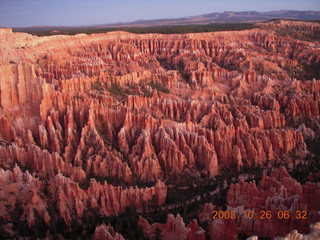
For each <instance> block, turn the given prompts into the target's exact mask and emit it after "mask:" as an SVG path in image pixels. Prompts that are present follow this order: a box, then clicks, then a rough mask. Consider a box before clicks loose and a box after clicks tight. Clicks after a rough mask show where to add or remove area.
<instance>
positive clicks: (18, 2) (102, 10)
mask: <svg viewBox="0 0 320 240" xmlns="http://www.w3.org/2000/svg"><path fill="white" fill-rule="evenodd" d="M271 10H314V11H320V0H0V26H1V27H28V26H79V25H94V24H107V23H119V22H130V21H135V20H140V19H145V20H149V19H159V18H177V17H187V16H195V15H200V14H205V13H211V12H223V11H271Z"/></svg>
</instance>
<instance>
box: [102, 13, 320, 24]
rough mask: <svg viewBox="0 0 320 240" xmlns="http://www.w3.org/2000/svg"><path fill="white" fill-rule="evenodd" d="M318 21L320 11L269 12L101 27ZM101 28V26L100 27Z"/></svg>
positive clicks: (149, 21) (146, 21) (204, 16)
mask: <svg viewBox="0 0 320 240" xmlns="http://www.w3.org/2000/svg"><path fill="white" fill-rule="evenodd" d="M279 18H281V19H296V20H320V11H293V10H279V11H269V12H258V11H242V12H232V11H225V12H214V13H209V14H202V15H197V16H192V17H184V18H172V19H155V20H138V21H134V22H129V23H118V24H104V25H103V26H163V25H189V24H210V23H236V22H262V21H267V20H271V19H279ZM100 26H101V25H100Z"/></svg>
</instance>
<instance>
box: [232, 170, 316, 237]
mask: <svg viewBox="0 0 320 240" xmlns="http://www.w3.org/2000/svg"><path fill="white" fill-rule="evenodd" d="M319 200H320V185H319V183H306V184H304V185H301V184H299V183H298V182H297V181H296V180H294V179H292V178H291V176H290V175H289V174H288V172H287V171H286V169H285V168H284V167H282V168H280V169H277V170H272V172H271V173H270V176H266V175H263V176H262V179H261V181H260V182H259V184H256V183H255V182H249V183H248V182H244V181H240V182H239V183H238V184H235V185H231V186H230V190H229V192H228V200H227V201H228V209H229V210H234V211H236V212H237V213H238V214H239V215H241V218H240V219H239V220H237V221H236V226H237V230H238V231H239V232H243V233H245V234H247V235H257V236H261V237H277V236H279V235H280V236H284V235H286V233H288V232H291V231H292V230H294V229H297V230H298V231H300V232H303V233H308V232H309V226H310V224H311V223H315V222H317V221H319V220H320V214H319V210H320V207H319V204H318V202H319ZM244 211H254V212H255V213H256V214H258V215H259V214H260V211H270V214H271V215H272V217H271V218H270V219H268V220H266V219H260V217H258V218H259V219H256V218H247V217H245V216H244V215H243V212H244ZM279 211H287V213H288V214H289V216H290V217H286V218H287V219H284V218H283V217H282V215H281V213H280V215H279ZM303 211H305V212H303ZM300 213H302V215H303V216H302V215H301V216H300ZM289 239H290V238H289Z"/></svg>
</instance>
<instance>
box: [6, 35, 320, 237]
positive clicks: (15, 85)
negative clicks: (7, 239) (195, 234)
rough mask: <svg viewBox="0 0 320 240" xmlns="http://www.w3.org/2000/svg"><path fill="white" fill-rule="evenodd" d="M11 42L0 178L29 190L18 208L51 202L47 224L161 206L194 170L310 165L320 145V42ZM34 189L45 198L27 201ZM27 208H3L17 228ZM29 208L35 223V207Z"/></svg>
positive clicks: (218, 38)
mask: <svg viewBox="0 0 320 240" xmlns="http://www.w3.org/2000/svg"><path fill="white" fill-rule="evenodd" d="M0 43H1V44H0V52H1V56H0V167H1V169H0V170H1V172H0V175H1V176H0V177H1V178H2V179H5V180H3V181H4V182H5V185H4V186H5V188H10V186H11V185H12V184H15V185H16V190H14V194H13V195H14V197H13V199H15V200H12V201H14V202H16V201H18V202H19V201H20V202H21V201H27V202H28V203H27V206H28V204H29V202H30V204H31V205H32V204H35V203H39V209H37V214H38V215H40V217H41V218H43V219H44V221H45V222H46V223H48V222H50V219H52V218H61V219H63V221H64V222H65V223H66V224H69V225H70V224H71V223H72V220H73V219H80V218H81V217H83V216H84V215H85V213H86V212H87V211H95V210H94V209H99V210H98V212H99V214H101V215H102V216H112V215H118V214H121V213H122V212H124V211H125V210H126V208H127V207H133V208H135V209H136V210H138V211H140V212H144V211H146V210H147V209H149V208H152V207H155V206H161V205H163V204H164V203H165V201H166V196H167V187H166V183H164V182H166V181H167V180H168V179H169V178H170V176H173V175H179V174H181V173H183V172H184V171H185V169H186V168H190V169H193V170H194V171H195V172H197V173H199V174H201V176H203V177H204V178H206V179H212V178H213V177H215V176H217V175H219V174H221V173H222V172H223V170H224V169H235V170H237V169H240V168H241V167H243V166H253V165H254V166H257V165H261V166H262V165H265V164H267V163H276V162H280V161H281V160H283V159H285V162H286V163H288V164H291V163H292V162H293V160H294V161H295V160H296V159H297V158H298V159H299V160H301V161H303V159H304V158H305V156H306V154H307V152H308V151H307V148H306V143H305V141H306V138H312V137H314V136H315V132H314V131H313V130H312V129H310V128H309V127H310V126H309V125H308V123H309V122H310V121H314V119H318V118H319V100H320V95H319V91H320V81H319V79H303V80H304V81H300V80H301V79H296V78H297V77H299V76H304V75H303V72H304V69H303V66H305V65H307V66H309V65H310V66H313V65H314V64H318V63H319V62H320V54H319V53H320V45H319V42H312V43H311V42H307V41H299V40H294V39H287V38H286V37H281V36H279V35H276V34H274V33H272V32H269V31H267V30H259V29H253V30H246V31H239V32H217V33H199V34H184V35H160V34H145V35H137V34H130V33H125V32H113V33H106V34H93V35H85V34H80V35H76V36H52V37H35V36H31V35H28V34H24V33H12V31H11V30H10V29H4V30H2V29H1V31H0ZM302 123H305V124H307V127H306V126H305V125H300V124H302ZM14 169H19V171H18V170H14ZM12 171H13V172H12ZM11 175H12V177H11ZM18 175H19V176H20V175H21V176H24V175H28V176H29V177H28V179H29V180H28V183H24V182H25V181H26V180H23V179H24V177H22V178H21V177H17V176H18ZM13 176H14V177H13ZM17 179H22V180H19V181H18V180H17ZM44 183H45V184H44ZM30 184H31V185H32V189H33V190H32V191H34V193H33V194H32V196H30V198H27V199H28V200H25V199H20V198H19V196H20V195H21V196H23V195H25V194H24V188H25V187H26V185H30ZM20 185H23V186H24V187H23V188H19V187H18V186H20ZM145 186H148V187H145ZM311 188H312V187H311ZM17 189H19V190H17ZM310 191H311V190H310ZM44 192H45V193H44ZM0 193H1V194H4V197H5V198H6V200H5V201H7V200H8V199H7V198H8V194H7V192H6V191H4V190H1V192H0ZM48 193H49V194H48ZM8 201H9V200H8ZM12 201H11V200H10V202H11V203H10V204H9V205H10V206H12V204H13V203H12ZM40 203H41V204H40ZM48 203H50V204H49V205H50V206H47V205H48ZM52 205H54V208H55V212H54V214H53V213H48V212H47V211H46V209H47V208H50V207H52ZM14 209H15V207H12V208H11V207H10V208H9V207H8V208H5V207H3V209H2V211H1V212H2V213H3V214H2V215H1V216H4V215H5V214H6V221H7V222H6V223H10V222H11V221H13V219H12V217H10V216H9V215H10V214H9V213H10V212H13V210H14ZM23 211H26V213H25V216H26V217H25V218H24V220H26V222H27V224H28V225H32V224H34V223H35V221H36V220H35V217H34V216H35V214H34V213H33V211H34V210H33V208H32V207H30V208H28V207H23ZM8 214H9V215H8ZM104 228H105V227H103V229H104ZM99 231H100V230H99ZM101 231H103V232H105V233H103V234H107V233H106V232H107V230H101ZM281 234H282V232H281ZM192 239H193V238H192ZM199 239H201V238H199Z"/></svg>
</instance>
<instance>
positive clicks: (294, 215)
mask: <svg viewBox="0 0 320 240" xmlns="http://www.w3.org/2000/svg"><path fill="white" fill-rule="evenodd" d="M211 213H212V219H214V220H215V219H240V218H248V219H266V220H268V219H280V220H282V219H283V220H286V219H301V220H305V219H307V218H308V212H307V210H297V211H288V210H275V211H267V210H260V211H253V210H248V211H243V212H242V213H241V214H240V213H238V212H236V211H234V210H226V211H222V210H220V211H212V212H211Z"/></svg>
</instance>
